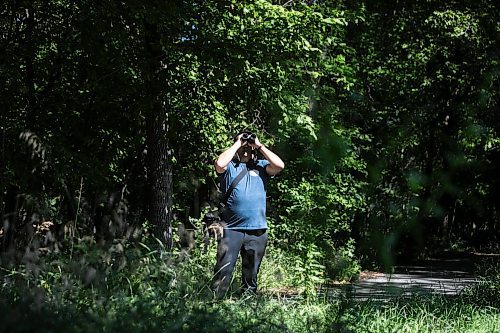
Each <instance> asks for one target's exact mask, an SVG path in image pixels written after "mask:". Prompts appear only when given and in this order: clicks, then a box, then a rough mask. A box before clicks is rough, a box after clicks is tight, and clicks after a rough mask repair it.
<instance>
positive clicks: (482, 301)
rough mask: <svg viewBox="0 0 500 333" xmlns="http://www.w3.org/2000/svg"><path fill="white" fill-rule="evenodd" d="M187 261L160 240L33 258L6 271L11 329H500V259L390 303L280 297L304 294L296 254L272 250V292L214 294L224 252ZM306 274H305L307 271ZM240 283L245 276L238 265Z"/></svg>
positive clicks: (268, 276) (1, 318)
mask: <svg viewBox="0 0 500 333" xmlns="http://www.w3.org/2000/svg"><path fill="white" fill-rule="evenodd" d="M210 251H211V252H209V253H207V254H204V253H201V252H194V253H193V254H192V255H190V256H189V257H187V256H186V255H185V254H183V253H181V252H175V251H174V252H173V253H170V252H166V251H164V250H162V249H161V248H155V247H154V246H153V245H151V244H143V243H137V244H124V243H120V242H116V243H115V244H113V245H112V246H111V247H109V248H107V249H105V250H104V249H100V248H97V247H96V246H95V245H92V244H90V243H86V242H85V241H81V242H80V243H79V244H78V245H77V246H75V247H74V249H73V252H72V254H71V259H70V257H69V256H68V254H64V253H52V254H48V255H44V256H41V257H39V258H38V259H37V260H33V259H29V258H36V256H27V257H25V258H24V260H23V261H22V263H21V264H18V265H15V266H12V265H11V266H9V265H6V264H5V262H4V265H3V267H2V268H1V273H0V275H1V276H0V278H1V282H2V284H1V290H0V292H1V296H0V323H2V325H1V326H0V331H1V332H12V333H15V332H33V331H37V332H148V333H151V332H153V333H154V332H446V333H452V332H457V333H458V332H460V333H463V332H474V333H477V332H497V331H499V330H500V310H499V304H498V302H499V299H500V288H499V286H500V283H499V279H498V272H499V270H498V269H496V268H497V266H495V265H496V264H497V263H493V262H491V263H487V264H486V265H485V266H484V267H483V268H482V270H481V271H482V272H483V275H484V277H483V280H482V282H481V283H480V284H478V285H477V286H474V287H473V288H468V289H467V290H465V291H464V292H463V293H462V294H461V295H459V296H455V297H439V296H429V297H421V296H420V297H414V298H412V299H410V300H402V299H400V300H394V301H391V302H389V303H386V304H383V305H381V304H376V303H372V302H363V303H359V302H354V301H352V300H350V299H347V298H345V297H343V296H339V297H337V298H333V299H331V298H329V299H322V298H318V297H315V296H314V295H311V294H306V293H302V294H297V295H294V297H278V296H276V293H275V292H273V290H277V289H280V290H293V291H294V292H297V291H300V290H301V289H300V288H299V287H300V286H298V285H297V284H296V282H297V281H302V280H303V277H300V278H298V277H296V276H294V270H293V266H291V265H287V258H286V255H284V254H283V253H281V252H279V251H277V250H273V249H272V248H271V249H270V251H269V253H268V254H267V256H266V259H265V261H264V264H263V266H262V271H261V286H262V289H263V293H262V294H260V295H259V296H251V295H242V296H235V295H233V296H230V297H229V298H228V299H225V300H223V301H216V300H214V299H213V297H212V295H211V292H210V290H209V288H208V283H209V281H210V278H211V274H212V265H213V260H214V256H215V253H214V249H213V248H211V249H210ZM300 274H303V273H300ZM235 275H236V276H237V277H236V278H235V280H239V272H238V271H236V272H235Z"/></svg>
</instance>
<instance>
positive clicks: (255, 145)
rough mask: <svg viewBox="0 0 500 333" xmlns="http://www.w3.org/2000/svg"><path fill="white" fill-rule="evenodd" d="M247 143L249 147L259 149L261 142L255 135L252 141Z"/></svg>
mask: <svg viewBox="0 0 500 333" xmlns="http://www.w3.org/2000/svg"><path fill="white" fill-rule="evenodd" d="M248 144H249V145H250V147H252V148H254V149H259V148H260V147H262V143H260V141H259V138H257V137H255V141H254V143H248Z"/></svg>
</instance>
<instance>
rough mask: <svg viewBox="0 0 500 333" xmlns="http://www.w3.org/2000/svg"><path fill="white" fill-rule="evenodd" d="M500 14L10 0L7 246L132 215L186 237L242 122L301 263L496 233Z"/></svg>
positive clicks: (336, 4) (279, 223) (116, 228)
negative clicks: (278, 164) (272, 172)
mask: <svg viewBox="0 0 500 333" xmlns="http://www.w3.org/2000/svg"><path fill="white" fill-rule="evenodd" d="M499 13H500V8H499V4H498V2H497V1H487V0H478V1H469V2H466V1H434V0H426V1H418V2H417V1H401V0H386V1H366V2H361V1H346V0H339V1H284V0H283V1H263V0H260V1H235V0H233V1H231V0H227V1H158V0H148V1H130V0H123V1H110V0H101V1H90V0H78V1H68V0H57V1H56V0H52V1H40V0H38V1H36V0H34V1H27V0H25V1H22V0H19V1H14V0H6V1H3V2H2V4H1V6H0V38H1V39H0V50H1V52H0V75H1V80H0V93H1V98H0V112H1V115H0V126H1V128H0V130H1V146H0V159H1V162H0V174H1V179H0V205H1V215H2V221H3V228H2V231H1V236H0V237H1V245H2V251H3V252H4V253H7V252H11V251H13V250H16V249H17V250H22V249H24V248H25V247H27V246H31V247H33V246H38V247H45V246H53V244H56V243H58V242H62V243H61V244H64V240H67V239H71V238H82V237H92V238H94V239H95V240H96V241H97V242H98V243H100V244H108V243H111V242H112V241H113V240H115V239H124V238H130V237H132V236H134V235H136V234H137V233H139V232H142V234H146V235H154V236H156V237H157V238H158V239H160V240H161V242H163V243H164V244H165V246H166V247H173V246H175V247H178V246H187V247H191V246H193V239H191V240H190V237H193V231H192V230H195V231H194V235H195V236H194V237H195V239H200V237H202V236H201V227H202V223H201V218H202V217H203V215H204V213H206V211H207V207H208V206H210V205H212V206H215V205H216V203H217V197H218V193H217V188H216V183H217V178H216V174H215V170H214V167H213V160H214V158H215V157H216V156H217V155H218V154H219V153H220V152H221V151H222V150H224V149H225V148H226V147H228V146H229V144H230V142H231V141H230V138H231V136H232V135H233V134H234V133H235V132H237V131H238V130H241V129H248V130H252V131H254V132H255V133H257V134H258V135H259V137H260V138H261V141H262V142H263V143H264V144H266V145H267V146H269V147H271V149H272V150H273V151H275V152H276V153H277V154H278V155H280V157H282V159H283V160H284V161H285V163H286V169H285V170H284V171H283V172H282V173H281V174H280V175H279V176H278V177H276V178H275V179H273V181H272V182H271V185H270V188H269V192H268V195H269V206H268V217H269V225H270V233H271V239H272V241H271V242H272V246H275V247H277V248H281V249H283V250H285V251H286V252H287V253H288V254H289V255H290V256H293V257H294V258H295V259H296V260H297V261H298V262H299V264H300V265H299V266H300V267H304V268H305V269H310V271H312V272H314V271H318V275H320V274H322V273H323V272H326V273H327V274H328V276H331V277H334V278H342V277H349V276H351V275H353V274H355V273H356V272H357V271H358V270H359V267H360V264H364V263H370V262H377V263H382V264H384V265H390V264H393V263H394V262H396V261H397V260H398V258H412V257H418V256H420V255H422V254H429V253H433V252H436V251H440V250H446V249H476V250H481V249H484V248H488V246H490V248H491V246H494V245H495V244H498V241H499V238H500V237H499V236H500V227H499V226H498V223H497V222H498V221H499V200H498V199H495V197H496V196H495V195H496V194H497V193H498V192H499V190H500V182H499V181H500V173H499V169H498V165H499V163H500V136H499V130H500V113H499V112H498V111H499V93H500V86H499V83H500V68H499V37H500V23H499V22H500V21H499ZM48 221H49V222H50V223H48ZM51 224H53V225H51ZM44 226H46V227H47V228H49V229H50V233H49V236H50V237H49V236H47V237H45V240H44V241H43V242H40V243H38V244H35V243H34V242H33V235H34V234H36V233H40V232H43V230H42V229H43V227H44ZM179 229H180V230H181V231H182V232H181V236H178V232H177V231H178V230H179ZM51 244H52V245H51ZM194 244H197V241H194Z"/></svg>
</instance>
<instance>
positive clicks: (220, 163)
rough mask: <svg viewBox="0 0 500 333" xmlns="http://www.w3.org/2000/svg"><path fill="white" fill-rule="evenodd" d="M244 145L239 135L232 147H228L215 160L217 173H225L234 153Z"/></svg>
mask: <svg viewBox="0 0 500 333" xmlns="http://www.w3.org/2000/svg"><path fill="white" fill-rule="evenodd" d="M241 146H242V142H241V140H240V138H239V137H238V140H236V141H235V142H234V143H233V145H232V146H231V147H229V148H228V149H226V150H225V151H224V152H223V153H222V154H220V155H219V157H218V158H217V159H216V160H215V170H216V171H217V173H223V172H224V171H225V170H226V169H227V165H228V164H229V162H231V160H232V159H233V157H234V155H235V154H236V152H237V151H238V149H240V147H241Z"/></svg>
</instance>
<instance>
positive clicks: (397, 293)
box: [320, 254, 485, 302]
mask: <svg viewBox="0 0 500 333" xmlns="http://www.w3.org/2000/svg"><path fill="white" fill-rule="evenodd" d="M484 258H485V256H484V255H477V254H471V255H466V256H458V257H453V256H451V257H448V258H439V259H429V260H425V261H420V262H416V263H414V264H411V265H404V266H396V267H394V272H393V273H392V274H385V273H376V272H371V274H365V277H362V278H361V279H360V281H358V282H355V283H352V284H347V285H340V286H336V287H334V288H328V289H325V290H322V291H321V292H320V293H322V294H323V295H324V296H326V297H328V298H329V297H338V296H341V295H342V294H343V295H345V296H347V297H349V298H351V299H353V300H359V301H365V300H371V301H375V302H386V301H388V300H390V299H392V298H396V297H407V296H412V295H419V294H426V295H428V294H438V295H457V294H459V293H460V292H462V290H463V289H464V288H465V287H466V286H471V285H474V284H475V283H478V282H479V279H478V277H477V276H475V274H474V272H475V265H476V264H477V263H478V262H480V261H481V260H483V259H484Z"/></svg>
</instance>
